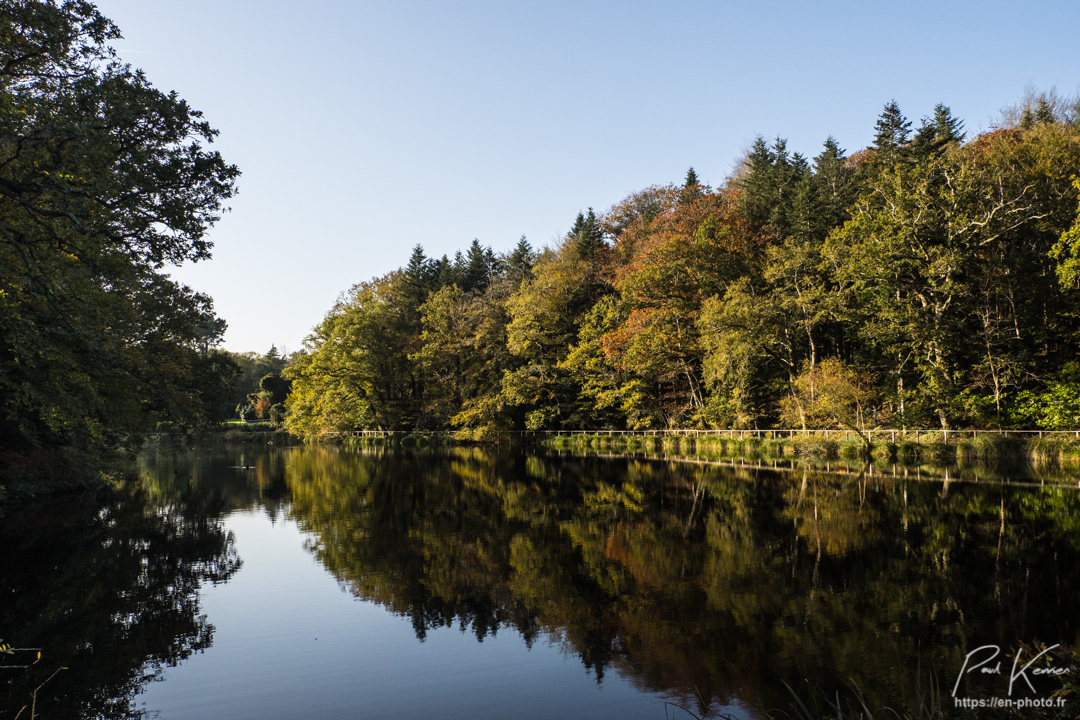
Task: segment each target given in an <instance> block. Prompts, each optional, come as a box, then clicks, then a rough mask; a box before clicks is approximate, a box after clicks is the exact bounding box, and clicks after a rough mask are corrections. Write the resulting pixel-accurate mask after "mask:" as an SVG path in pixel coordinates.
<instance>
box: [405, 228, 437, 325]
mask: <svg viewBox="0 0 1080 720" xmlns="http://www.w3.org/2000/svg"><path fill="white" fill-rule="evenodd" d="M403 272H404V275H405V288H406V292H407V293H408V296H409V297H408V302H409V305H410V306H411V307H413V308H414V309H417V310H418V309H419V307H420V306H421V305H423V304H424V302H425V301H426V300H427V296H428V293H430V292H431V290H432V285H433V284H434V283H435V280H436V277H437V276H436V274H435V267H434V264H433V263H432V261H431V260H429V259H428V257H427V256H426V255H425V254H424V247H423V246H422V245H420V243H417V244H416V247H414V248H413V251H412V255H410V256H409V263H408V264H407V265H406V266H405V269H404V271H403Z"/></svg>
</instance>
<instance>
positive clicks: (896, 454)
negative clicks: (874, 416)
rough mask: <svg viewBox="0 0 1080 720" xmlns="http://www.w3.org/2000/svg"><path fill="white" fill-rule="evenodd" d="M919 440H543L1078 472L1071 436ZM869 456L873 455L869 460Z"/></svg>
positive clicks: (704, 453) (554, 444)
mask: <svg viewBox="0 0 1080 720" xmlns="http://www.w3.org/2000/svg"><path fill="white" fill-rule="evenodd" d="M924 438H925V439H922V440H921V441H920V442H914V441H912V440H901V441H899V442H891V441H886V440H881V441H878V442H874V443H872V444H871V446H870V448H869V453H868V452H867V446H866V443H864V442H863V441H862V440H861V439H858V438H856V437H855V436H854V435H850V436H847V437H844V436H837V437H824V436H799V435H795V436H791V437H772V438H760V437H744V438H738V437H724V436H721V435H707V436H706V435H702V436H697V437H695V436H693V435H685V436H680V435H657V436H638V435H615V434H613V435H608V434H606V433H596V434H588V433H578V434H574V435H558V436H547V437H544V438H542V439H540V442H541V443H542V444H543V445H544V446H546V447H549V448H551V449H555V450H575V449H580V450H585V449H588V450H595V451H607V452H615V453H619V452H663V453H672V454H682V453H691V454H694V455H696V456H699V457H705V458H709V457H717V458H730V457H746V458H766V459H769V458H776V459H779V458H811V459H815V458H816V459H823V460H838V459H852V460H856V459H864V460H865V459H871V460H875V461H883V462H900V463H906V464H918V463H934V464H942V463H955V462H968V463H970V462H988V463H1001V462H1026V463H1029V464H1030V465H1032V466H1034V467H1064V468H1080V441H1078V440H1076V439H1075V438H1071V437H1063V436H1055V437H1050V438H1038V437H1004V436H1002V435H997V434H989V433H987V434H982V435H975V436H964V437H961V438H959V439H958V440H953V439H952V438H950V439H949V441H948V442H946V441H945V439H944V438H943V437H942V435H941V434H940V433H938V434H936V435H934V434H929V433H924ZM868 455H869V457H868Z"/></svg>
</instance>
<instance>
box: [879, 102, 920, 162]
mask: <svg viewBox="0 0 1080 720" xmlns="http://www.w3.org/2000/svg"><path fill="white" fill-rule="evenodd" d="M874 128H875V130H876V134H875V135H874V147H876V148H877V150H878V157H880V158H881V159H882V160H883V161H885V162H895V161H896V160H898V159H900V158H901V157H902V155H903V150H904V148H905V147H906V146H907V144H908V141H909V140H910V138H911V121H910V120H908V119H907V118H906V117H904V114H903V113H902V112H900V106H899V105H898V104H897V103H896V101H895V100H890V101H889V102H888V103H886V104H885V108H884V109H883V110H882V111H881V116H880V117H878V120H877V123H876V124H875V125H874Z"/></svg>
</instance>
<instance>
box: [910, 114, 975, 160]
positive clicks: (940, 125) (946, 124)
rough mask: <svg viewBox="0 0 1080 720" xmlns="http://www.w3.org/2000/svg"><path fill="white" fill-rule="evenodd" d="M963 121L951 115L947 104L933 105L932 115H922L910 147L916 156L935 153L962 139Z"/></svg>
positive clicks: (923, 156) (927, 155)
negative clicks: (920, 123) (929, 116)
mask: <svg viewBox="0 0 1080 720" xmlns="http://www.w3.org/2000/svg"><path fill="white" fill-rule="evenodd" d="M963 127H964V123H963V121H961V120H960V119H959V118H956V117H953V114H952V111H951V110H950V109H949V106H948V105H944V104H942V103H938V104H937V105H935V106H934V117H932V118H927V117H924V118H923V120H922V125H921V126H920V127H919V130H918V132H916V133H915V140H914V141H913V142H912V149H913V152H914V154H915V155H916V157H920V158H925V157H929V156H931V155H936V154H937V153H939V152H941V151H942V150H943V149H945V148H946V147H947V146H948V145H950V144H952V143H960V142H962V141H963V139H964V134H965V133H964V132H963Z"/></svg>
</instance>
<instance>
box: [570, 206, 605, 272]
mask: <svg viewBox="0 0 1080 720" xmlns="http://www.w3.org/2000/svg"><path fill="white" fill-rule="evenodd" d="M567 240H568V241H569V242H572V243H573V244H574V248H575V249H576V250H577V252H578V254H579V255H580V256H581V257H583V258H585V259H586V260H593V259H595V258H596V256H597V254H598V253H600V252H601V251H603V250H604V248H605V247H607V246H606V245H605V244H604V231H603V229H602V228H601V227H600V220H599V219H598V218H597V217H596V213H595V212H593V209H592V208H589V211H588V214H583V213H580V212H579V213H578V216H577V219H575V220H574V225H573V226H572V227H571V228H570V232H569V233H568V234H567Z"/></svg>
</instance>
